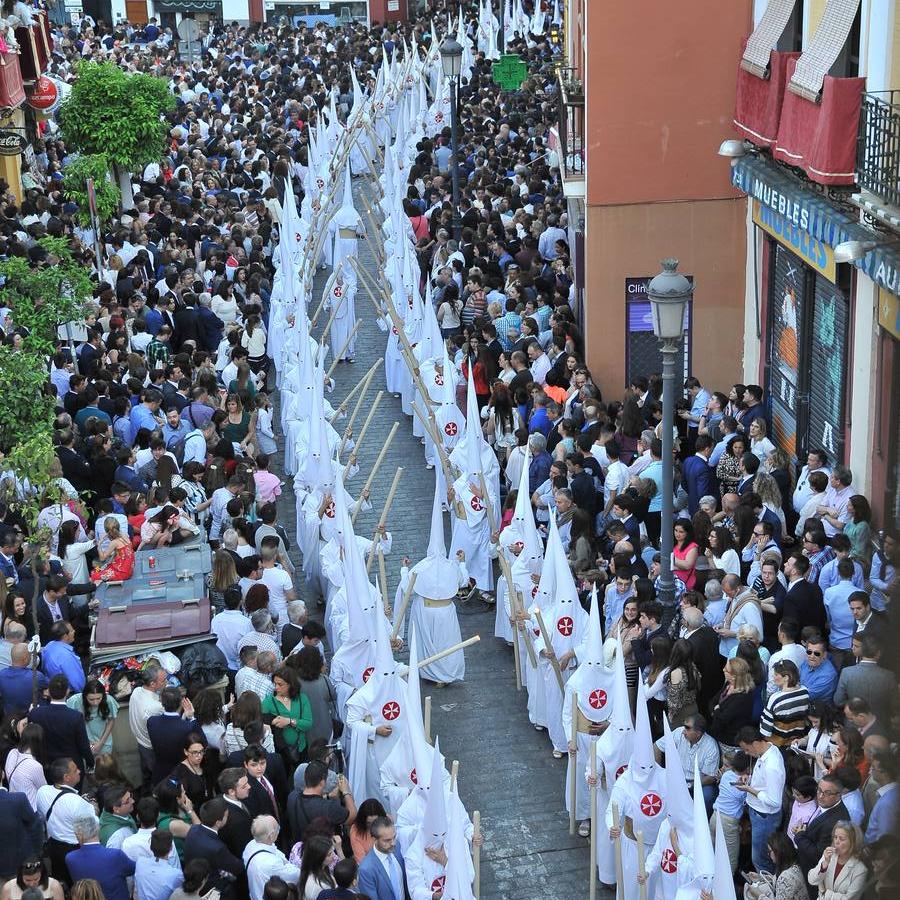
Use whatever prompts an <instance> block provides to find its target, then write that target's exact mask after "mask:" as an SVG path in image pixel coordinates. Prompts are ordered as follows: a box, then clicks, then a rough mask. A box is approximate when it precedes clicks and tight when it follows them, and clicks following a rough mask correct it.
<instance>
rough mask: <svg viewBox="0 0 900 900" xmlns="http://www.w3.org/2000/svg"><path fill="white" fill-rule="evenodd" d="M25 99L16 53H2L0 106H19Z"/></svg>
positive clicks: (0, 60) (0, 62) (0, 58)
mask: <svg viewBox="0 0 900 900" xmlns="http://www.w3.org/2000/svg"><path fill="white" fill-rule="evenodd" d="M24 99H25V86H24V84H23V83H22V70H21V69H20V68H19V56H18V54H16V53H10V52H8V51H7V52H6V53H0V106H13V107H15V106H19V105H20V104H21V103H22V102H23V101H24Z"/></svg>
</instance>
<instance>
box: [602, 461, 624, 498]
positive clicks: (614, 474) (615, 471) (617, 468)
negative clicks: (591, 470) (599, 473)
mask: <svg viewBox="0 0 900 900" xmlns="http://www.w3.org/2000/svg"><path fill="white" fill-rule="evenodd" d="M626 487H628V466H626V465H625V463H623V462H622V461H621V460H619V459H617V460H615V461H614V462H611V463H610V464H609V468H608V469H607V470H606V481H604V482H603V503H604V506H605V505H606V504H607V503H609V498H610V496H611V494H612V491H613V489H614V488H615V490H616V493H617V494H621V493H622V491H624V490H625V488H626Z"/></svg>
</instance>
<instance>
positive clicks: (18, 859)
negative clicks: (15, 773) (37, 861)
mask: <svg viewBox="0 0 900 900" xmlns="http://www.w3.org/2000/svg"><path fill="white" fill-rule="evenodd" d="M0 822H2V823H3V829H4V831H5V836H4V839H3V841H2V842H0V878H3V879H8V878H14V877H15V875H16V872H17V871H18V869H19V866H20V865H21V864H22V863H23V862H25V860H26V859H31V858H32V857H39V856H40V855H41V849H42V844H43V842H44V823H43V821H42V820H41V817H40V816H38V815H36V814H35V812H34V810H33V809H32V808H31V804H30V803H29V802H28V797H27V796H26V795H25V794H22V793H20V792H19V791H8V790H7V789H6V788H5V787H3V788H0Z"/></svg>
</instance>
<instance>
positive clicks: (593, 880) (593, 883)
mask: <svg viewBox="0 0 900 900" xmlns="http://www.w3.org/2000/svg"><path fill="white" fill-rule="evenodd" d="M591 780H592V781H593V782H594V783H593V784H592V785H591V877H590V881H589V888H588V891H589V893H588V896H589V897H590V900H594V898H595V897H596V896H597V828H598V827H599V826H598V823H597V742H596V741H591ZM613 816H614V817H615V818H617V819H618V817H619V808H618V806H616V804H613ZM616 846H617V848H618V854H617V856H616V859H617V861H618V864H617V866H616V878H617V879H618V884H617V885H616V892H617V893H618V891H619V884H621V883H622V848H621V846H620V845H619V842H618V840H616Z"/></svg>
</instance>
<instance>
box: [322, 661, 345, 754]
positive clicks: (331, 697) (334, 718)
mask: <svg viewBox="0 0 900 900" xmlns="http://www.w3.org/2000/svg"><path fill="white" fill-rule="evenodd" d="M325 683H326V685H327V686H328V708H329V710H330V711H331V734H332V736H333V737H334V739H335V740H336V741H338V740H340V738H341V735H342V734H343V733H344V720H343V719H342V718H341V717H340V716H339V715H338V711H337V695H336V694H335V692H334V685H333V684H332V683H331V679H330V678H328V677H327V676H326V677H325Z"/></svg>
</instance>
